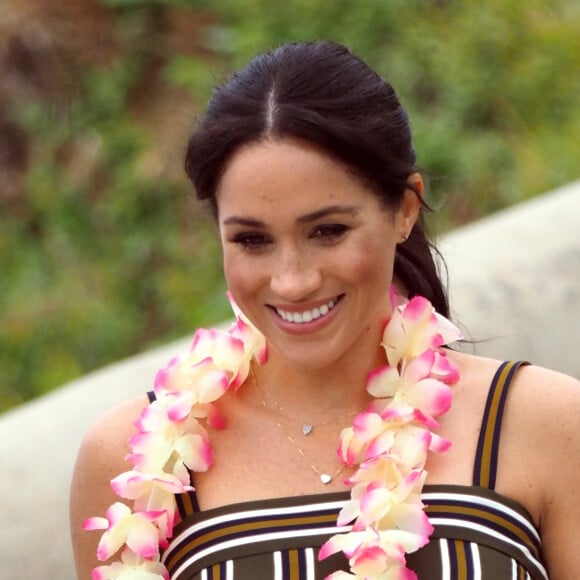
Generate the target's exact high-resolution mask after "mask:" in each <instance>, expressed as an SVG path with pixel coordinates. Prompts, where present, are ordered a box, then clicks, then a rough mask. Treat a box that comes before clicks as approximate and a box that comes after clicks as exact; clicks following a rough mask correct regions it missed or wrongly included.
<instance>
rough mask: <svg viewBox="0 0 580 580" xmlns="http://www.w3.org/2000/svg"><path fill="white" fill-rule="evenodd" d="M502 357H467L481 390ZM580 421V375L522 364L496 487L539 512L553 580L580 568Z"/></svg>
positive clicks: (535, 514) (507, 419)
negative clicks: (494, 358) (579, 377)
mask: <svg viewBox="0 0 580 580" xmlns="http://www.w3.org/2000/svg"><path fill="white" fill-rule="evenodd" d="M460 358H461V359H462V357H460ZM497 362H498V361H489V360H488V359H478V358H477V357H469V358H468V359H466V360H465V361H464V360H463V359H462V364H465V367H466V371H467V376H469V375H471V377H472V380H474V381H475V382H476V383H477V384H478V386H479V387H481V389H476V391H477V390H482V389H485V388H487V387H488V386H489V382H488V378H489V374H490V371H491V370H492V369H493V368H494V367H497ZM486 385H487V386H486ZM579 422H580V382H579V381H578V380H576V379H575V378H573V377H571V376H568V375H565V374H562V373H559V372H556V371H553V370H548V369H545V368H542V367H538V366H534V365H528V366H523V367H521V368H520V369H519V371H518V372H517V374H516V375H515V378H514V380H513V383H512V385H511V386H510V390H509V394H508V397H507V400H506V408H505V413H504V418H503V424H502V428H501V434H502V435H501V438H502V442H501V447H500V457H499V471H498V483H497V487H496V489H497V491H499V492H500V493H503V494H504V495H507V496H510V497H512V498H514V499H516V500H517V501H519V503H520V504H521V505H523V506H525V507H526V508H527V509H528V511H529V512H530V513H531V515H532V517H533V519H534V521H535V522H536V525H537V526H538V528H539V531H540V536H541V540H542V552H543V555H544V559H545V562H546V565H547V568H548V573H549V577H550V578H551V580H563V579H567V578H571V577H572V576H573V575H574V573H576V571H577V570H578V569H579V568H580V552H579V551H578V549H577V547H576V545H575V544H576V539H577V538H578V537H580V520H579V519H578V517H577V516H578V514H579V513H580V430H579V429H578V424H579Z"/></svg>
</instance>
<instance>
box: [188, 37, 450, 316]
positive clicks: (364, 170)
mask: <svg viewBox="0 0 580 580" xmlns="http://www.w3.org/2000/svg"><path fill="white" fill-rule="evenodd" d="M284 137H292V138H295V139H300V140H303V141H306V142H308V143H310V144H313V145H315V146H317V147H318V148H319V149H321V150H322V151H324V152H326V153H327V154H329V155H330V156H332V157H333V158H335V159H337V160H339V161H340V162H342V163H343V164H344V165H345V166H346V167H347V168H349V169H350V170H351V171H352V172H354V174H355V175H356V176H357V177H358V178H359V179H361V180H362V182H363V183H364V184H365V185H367V186H369V187H370V188H371V190H372V191H374V192H375V194H376V195H377V196H378V197H379V199H380V200H381V203H382V204H383V206H384V207H385V208H387V209H397V208H398V207H399V205H400V203H401V200H402V198H403V194H404V191H405V189H406V188H409V184H408V182H407V179H408V178H409V176H410V175H411V174H412V173H413V172H415V171H416V166H415V161H416V156H415V150H414V148H413V143H412V136H411V129H410V126H409V119H408V116H407V113H406V111H405V110H404V109H403V107H402V106H401V103H400V102H399V99H398V98H397V95H396V94H395V91H394V90H393V87H392V86H391V85H390V84H389V83H387V82H386V81H385V80H384V79H382V78H381V77H380V76H379V75H378V74H377V73H376V72H375V71H374V70H373V69H371V68H370V67H369V66H368V65H367V64H366V63H364V62H363V61H362V60H361V59H360V58H358V57H357V56H355V55H354V54H352V52H350V51H349V50H348V49H347V48H345V47H344V46H341V45H339V44H336V43H333V42H312V43H292V44H286V45H284V46H281V47H279V48H277V49H275V50H272V51H269V52H266V53H264V54H261V55H258V56H256V57H255V58H253V59H252V60H251V61H250V62H249V63H248V64H247V65H246V66H245V67H244V68H243V69H241V70H239V71H237V72H235V73H234V74H233V75H232V76H231V77H230V78H229V79H228V80H227V81H226V82H225V83H224V84H223V85H220V86H218V87H217V88H216V89H215V91H214V94H213V96H212V98H211V99H210V101H209V103H208V107H207V110H206V112H205V115H204V116H203V117H202V119H201V120H200V123H199V125H198V128H197V129H196V131H195V132H194V134H193V135H192V136H191V138H190V140H189V143H188V147H187V154H186V160H185V170H186V173H187V175H188V176H189V178H190V179H191V181H192V183H193V185H194V187H195V189H196V192H197V196H198V198H199V199H200V200H204V201H206V202H207V203H208V204H209V206H210V208H211V211H212V212H213V214H214V216H217V203H216V199H215V192H216V187H217V185H218V182H219V179H220V178H221V175H222V173H223V171H224V169H225V167H226V164H227V162H228V160H229V159H230V157H231V155H232V154H233V153H234V151H236V150H237V149H238V148H239V147H240V146H242V145H245V144H248V143H252V142H257V141H260V140H263V139H265V138H284ZM434 253H437V251H436V249H435V248H434V247H433V246H432V244H431V243H430V242H429V240H428V238H427V235H426V233H425V226H424V220H423V216H422V215H420V216H419V220H418V221H417V223H416V225H415V227H414V228H413V230H412V231H411V235H410V236H409V239H408V240H407V241H406V242H405V243H404V244H399V245H398V246H397V251H396V255H395V267H394V274H395V276H396V277H397V278H398V279H399V280H400V281H401V283H402V284H403V285H404V286H405V288H406V289H407V291H408V292H409V296H410V297H411V296H414V295H422V296H425V297H426V298H428V299H429V300H430V301H431V302H432V303H433V305H434V306H435V308H436V309H437V311H438V312H439V313H441V314H443V315H444V316H448V315H449V307H448V302H447V296H446V292H445V290H444V288H443V284H442V282H441V279H440V277H439V273H438V270H437V265H436V263H435V261H434ZM437 255H438V253H437Z"/></svg>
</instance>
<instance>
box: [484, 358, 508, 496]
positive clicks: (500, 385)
mask: <svg viewBox="0 0 580 580" xmlns="http://www.w3.org/2000/svg"><path fill="white" fill-rule="evenodd" d="M513 366H514V363H513V362H511V361H510V362H509V363H508V364H507V365H506V366H505V368H504V369H503V370H502V372H501V374H500V376H499V379H498V381H497V384H496V388H495V391H494V393H493V398H492V401H491V405H490V412H489V416H488V417H487V423H486V425H485V436H484V440H483V449H482V450H481V475H480V481H479V485H481V486H483V487H489V483H490V479H491V452H492V443H493V433H494V428H495V424H496V421H497V414H498V409H499V402H500V400H501V396H502V393H503V390H504V388H505V382H506V379H507V377H508V375H509V373H510V371H511V369H512V368H513Z"/></svg>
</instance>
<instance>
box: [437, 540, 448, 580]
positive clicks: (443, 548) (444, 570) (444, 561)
mask: <svg viewBox="0 0 580 580" xmlns="http://www.w3.org/2000/svg"><path fill="white" fill-rule="evenodd" d="M439 551H440V552H441V580H450V578H451V567H450V564H449V549H448V547H447V540H445V539H443V538H442V539H440V540H439Z"/></svg>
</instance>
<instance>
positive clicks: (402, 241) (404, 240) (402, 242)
mask: <svg viewBox="0 0 580 580" xmlns="http://www.w3.org/2000/svg"><path fill="white" fill-rule="evenodd" d="M408 239H409V234H403V235H402V236H401V241H400V242H399V243H401V244H404V243H405V242H406V241H407V240H408Z"/></svg>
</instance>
